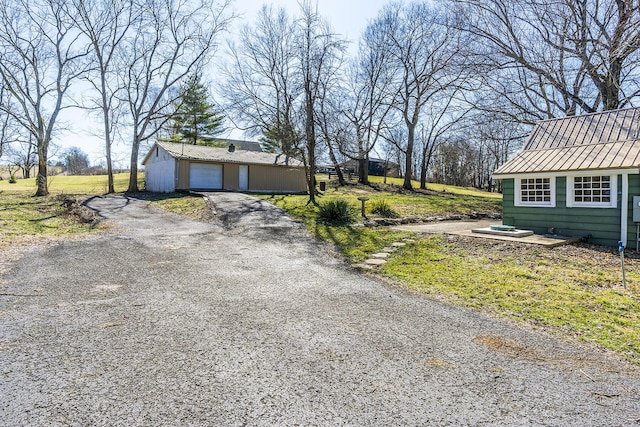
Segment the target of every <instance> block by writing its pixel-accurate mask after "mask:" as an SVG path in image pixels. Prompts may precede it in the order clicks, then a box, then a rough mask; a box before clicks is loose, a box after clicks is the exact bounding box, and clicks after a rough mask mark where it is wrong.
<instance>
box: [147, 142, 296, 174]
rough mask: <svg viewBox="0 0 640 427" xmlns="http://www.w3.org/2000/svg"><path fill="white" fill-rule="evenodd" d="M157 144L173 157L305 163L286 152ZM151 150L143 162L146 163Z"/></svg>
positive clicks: (258, 163) (265, 162)
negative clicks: (285, 153) (287, 154)
mask: <svg viewBox="0 0 640 427" xmlns="http://www.w3.org/2000/svg"><path fill="white" fill-rule="evenodd" d="M156 145H158V146H160V147H162V148H163V149H164V150H166V151H167V152H168V153H169V154H170V155H171V156H172V157H173V158H175V159H183V160H200V161H213V162H221V163H242V164H256V165H271V166H289V167H296V168H300V167H303V166H304V165H303V164H302V162H301V161H300V160H297V159H294V158H292V157H288V156H285V155H284V154H273V153H264V152H258V151H247V150H239V149H236V150H235V151H229V149H228V148H218V147H208V146H206V145H191V144H176V143H173V142H164V141H162V142H160V141H159V142H156ZM153 150H154V148H151V151H150V152H149V154H147V156H146V157H145V159H144V160H143V162H142V163H146V161H147V158H148V157H149V155H150V154H151V153H152V152H153Z"/></svg>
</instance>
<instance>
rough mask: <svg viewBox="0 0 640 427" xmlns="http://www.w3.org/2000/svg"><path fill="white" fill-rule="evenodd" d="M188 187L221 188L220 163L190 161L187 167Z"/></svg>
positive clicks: (201, 188)
mask: <svg viewBox="0 0 640 427" xmlns="http://www.w3.org/2000/svg"><path fill="white" fill-rule="evenodd" d="M189 188H192V189H199V190H221V189H222V165H217V164H210V163H191V165H190V167H189Z"/></svg>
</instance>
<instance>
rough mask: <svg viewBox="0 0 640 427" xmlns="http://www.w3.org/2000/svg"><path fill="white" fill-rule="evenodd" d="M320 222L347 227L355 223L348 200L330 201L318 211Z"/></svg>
mask: <svg viewBox="0 0 640 427" xmlns="http://www.w3.org/2000/svg"><path fill="white" fill-rule="evenodd" d="M318 218H319V219H320V221H322V222H324V223H327V224H333V225H347V224H351V223H352V222H354V221H355V215H354V213H353V209H352V208H351V206H349V203H347V201H346V200H341V199H338V200H329V201H328V202H325V203H323V204H321V205H320V208H319V209H318Z"/></svg>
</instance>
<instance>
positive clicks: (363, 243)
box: [261, 176, 502, 262]
mask: <svg viewBox="0 0 640 427" xmlns="http://www.w3.org/2000/svg"><path fill="white" fill-rule="evenodd" d="M370 178H371V180H372V181H374V180H378V179H379V180H380V181H382V178H381V177H370ZM319 179H322V176H319ZM398 182H400V184H401V181H400V180H398ZM447 191H448V193H434V192H427V193H424V192H405V191H403V190H401V189H400V188H399V187H398V186H393V185H389V186H385V187H372V186H363V185H347V186H344V187H338V186H331V185H330V186H328V187H327V190H326V191H325V192H324V193H323V194H320V195H318V196H317V197H316V199H317V202H318V203H319V204H323V203H326V202H328V201H335V200H346V201H347V202H348V203H349V205H351V206H352V207H353V208H354V209H355V210H356V211H357V212H358V213H359V212H360V207H361V202H360V200H358V198H359V197H368V198H369V200H368V201H367V202H366V204H365V213H366V214H367V216H368V217H376V216H377V215H375V214H372V212H371V209H372V208H373V206H375V205H376V204H377V203H381V202H382V201H386V202H387V204H388V205H389V207H390V208H391V209H393V210H394V211H395V212H396V213H397V214H398V215H399V216H401V217H416V218H429V217H434V216H448V215H452V214H468V213H471V212H487V213H494V212H500V209H501V204H502V199H501V196H499V195H498V197H496V196H495V195H489V196H487V195H488V194H489V193H485V192H481V191H477V190H470V189H465V188H459V187H447ZM261 197H262V198H264V199H266V200H268V201H270V202H271V203H273V204H275V205H277V206H280V207H281V208H283V209H284V210H286V211H287V212H288V213H289V214H290V215H291V216H293V217H295V218H297V219H299V220H301V221H302V222H304V223H305V225H306V226H307V228H308V229H309V230H310V231H311V232H312V233H313V235H314V236H316V237H317V238H320V239H322V240H326V241H329V242H331V243H333V244H335V245H336V247H337V248H338V250H339V251H340V252H341V253H342V254H343V255H344V256H346V257H348V258H350V259H351V260H352V261H353V262H361V261H363V260H364V259H366V258H367V257H368V256H369V255H371V254H372V253H375V252H379V251H381V250H382V248H384V247H385V246H388V245H390V244H391V243H393V242H395V241H398V240H401V239H404V238H407V237H409V236H411V235H412V233H408V232H399V231H393V230H389V229H388V228H383V227H379V228H368V227H357V226H332V225H327V224H322V223H321V221H319V220H318V208H317V207H316V206H313V205H311V204H307V201H308V200H309V196H308V195H286V196H283V195H262V196H261ZM358 216H359V215H358ZM359 219H360V220H362V218H359Z"/></svg>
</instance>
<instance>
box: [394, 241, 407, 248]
mask: <svg viewBox="0 0 640 427" xmlns="http://www.w3.org/2000/svg"><path fill="white" fill-rule="evenodd" d="M391 246H395V247H396V248H401V247H403V246H407V244H406V243H404V242H394V243H392V244H391Z"/></svg>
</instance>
